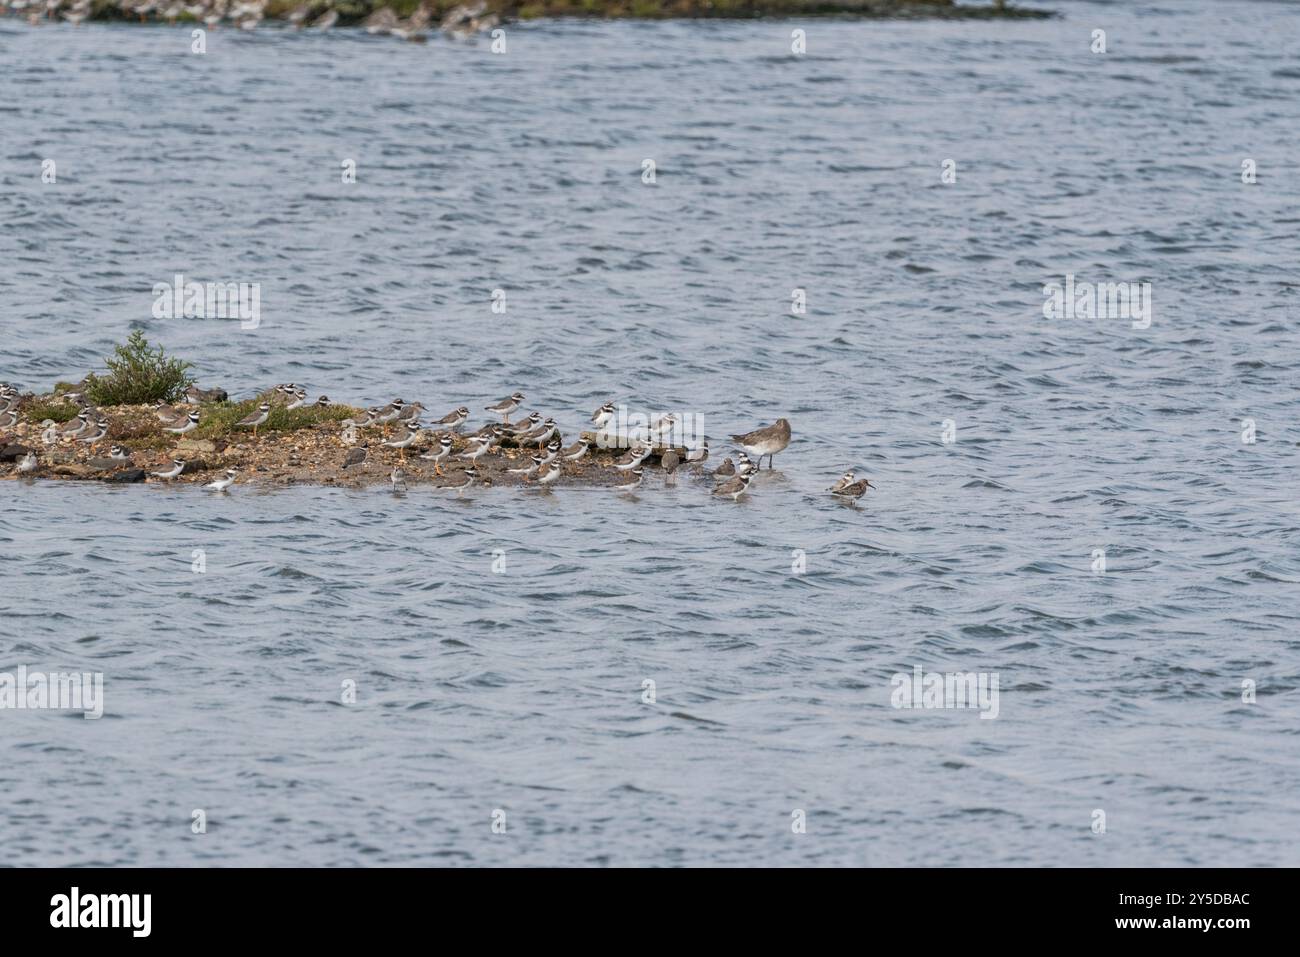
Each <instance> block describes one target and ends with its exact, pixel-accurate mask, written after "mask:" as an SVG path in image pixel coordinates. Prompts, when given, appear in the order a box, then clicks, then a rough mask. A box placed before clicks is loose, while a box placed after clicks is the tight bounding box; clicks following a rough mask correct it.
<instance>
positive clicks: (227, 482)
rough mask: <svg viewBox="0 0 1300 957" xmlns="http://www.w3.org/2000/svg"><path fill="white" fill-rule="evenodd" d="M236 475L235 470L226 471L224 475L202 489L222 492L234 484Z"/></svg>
mask: <svg viewBox="0 0 1300 957" xmlns="http://www.w3.org/2000/svg"><path fill="white" fill-rule="evenodd" d="M237 474H238V472H237V470H235V469H226V474H225V475H223V476H222V477H221V478H219V479H216V480H215V481H212V482H209V483H208V484H207V485H205V486H203V487H204V488H210V489H212V490H214V491H217V492H224V491H225V490H226V489H228V488H230V486H232V485H234V484H235V476H236V475H237Z"/></svg>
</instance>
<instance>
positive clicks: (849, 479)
mask: <svg viewBox="0 0 1300 957" xmlns="http://www.w3.org/2000/svg"><path fill="white" fill-rule="evenodd" d="M853 479H854V475H853V472H852V470H850V471H848V472H845V473H844V476H843V477H842V478H841V479H840V480H839V481H838V482H836V483H835V484H834V485H832V486H831V487H830V489H829V491H830V493H831V494H832V495H835V496H837V497H839V498H843V499H847V500H848V501H850V502H853V501H857V500H858V499H860V498H862V496H863V495H865V494H866V493H867V489H869V488H875V486H874V485H872V484H871V483H870V482H868V481H867V480H866V479H860V480H858V481H856V482H855V481H854V480H853Z"/></svg>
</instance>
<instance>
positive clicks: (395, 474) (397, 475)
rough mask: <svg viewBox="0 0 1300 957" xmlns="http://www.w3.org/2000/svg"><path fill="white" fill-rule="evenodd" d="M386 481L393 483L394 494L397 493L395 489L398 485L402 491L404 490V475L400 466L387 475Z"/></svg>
mask: <svg viewBox="0 0 1300 957" xmlns="http://www.w3.org/2000/svg"><path fill="white" fill-rule="evenodd" d="M388 481H390V482H392V483H393V491H394V492H395V491H397V487H398V486H399V485H400V486H401V487H402V488H403V489H405V488H406V473H405V472H403V471H402V467H401V466H400V465H399V466H397V467H396V468H394V469H393V471H392V472H390V473H389V475H388Z"/></svg>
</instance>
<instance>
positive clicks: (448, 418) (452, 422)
mask: <svg viewBox="0 0 1300 957" xmlns="http://www.w3.org/2000/svg"><path fill="white" fill-rule="evenodd" d="M384 9H385V10H387V9H388V7H384ZM390 12H391V11H390ZM468 418H469V409H467V408H466V407H465V406H463V405H462V406H461V407H460V408H459V409H452V410H451V411H450V412H448V413H447V414H446V415H444V416H443V417H442V418H441V419H439V420H438V421H437V422H435V423H433V424H434V425H436V426H439V427H440V428H444V429H454V428H456V427H457V426H460V425H462V424H463V423H464V422H465V420H466V419H468Z"/></svg>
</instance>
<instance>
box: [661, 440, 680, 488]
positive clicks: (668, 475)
mask: <svg viewBox="0 0 1300 957" xmlns="http://www.w3.org/2000/svg"><path fill="white" fill-rule="evenodd" d="M681 464H682V457H681V456H680V455H678V454H677V450H676V449H669V450H668V451H666V452H665V453H664V454H663V455H662V456H660V458H659V467H660V468H662V469H663V470H664V484H666V485H671V484H672V483H673V481H674V478H673V473H674V472H676V471H677V466H679V465H681Z"/></svg>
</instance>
